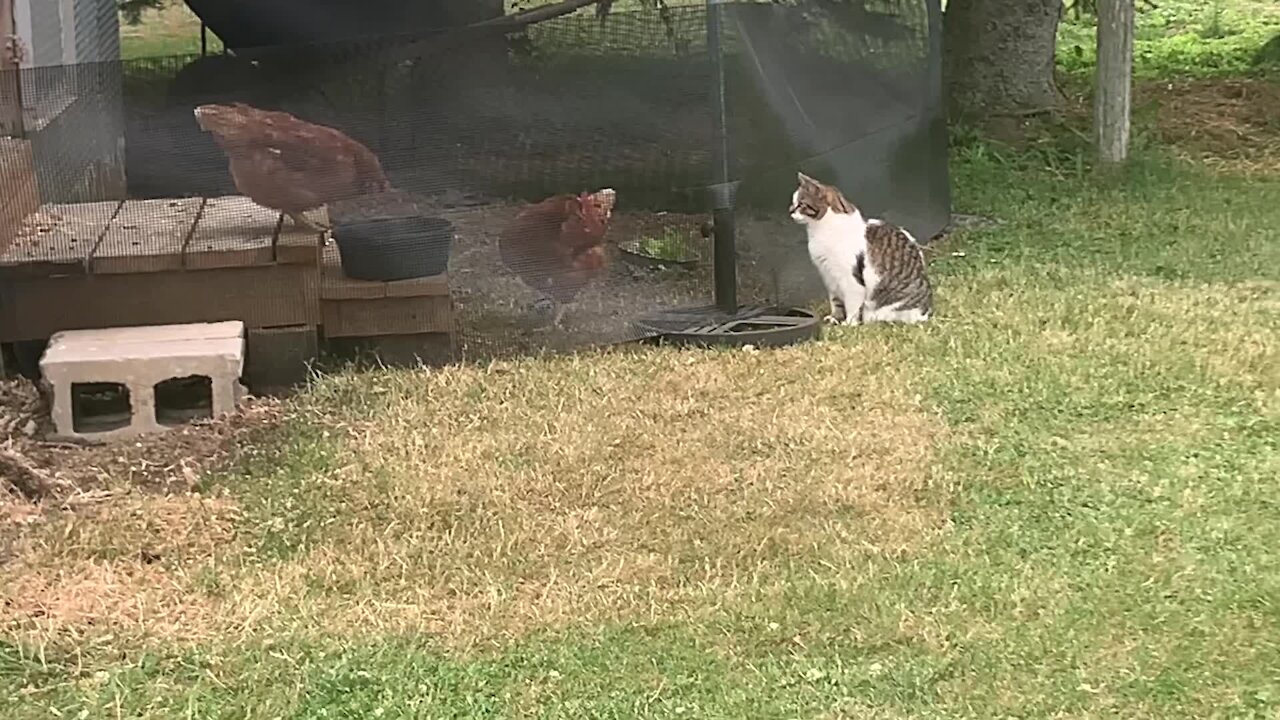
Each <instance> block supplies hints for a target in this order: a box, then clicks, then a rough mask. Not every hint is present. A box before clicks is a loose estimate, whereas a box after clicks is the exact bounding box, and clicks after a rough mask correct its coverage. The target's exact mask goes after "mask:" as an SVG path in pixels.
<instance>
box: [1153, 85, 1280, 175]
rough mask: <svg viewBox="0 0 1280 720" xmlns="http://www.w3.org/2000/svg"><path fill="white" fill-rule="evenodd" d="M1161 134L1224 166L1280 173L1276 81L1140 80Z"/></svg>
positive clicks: (1279, 112)
mask: <svg viewBox="0 0 1280 720" xmlns="http://www.w3.org/2000/svg"><path fill="white" fill-rule="evenodd" d="M1137 101H1138V104H1139V105H1142V104H1146V103H1149V104H1151V105H1153V106H1154V107H1155V111H1156V126H1157V129H1158V132H1159V136H1160V140H1161V142H1163V143H1166V144H1169V145H1172V146H1174V147H1175V148H1178V149H1179V150H1181V151H1183V152H1185V153H1187V154H1188V155H1189V156H1191V157H1194V158H1195V159H1197V160H1201V161H1203V162H1207V163H1209V164H1211V165H1216V166H1218V167H1221V168H1223V169H1236V170H1244V171H1249V172H1260V173H1267V174H1275V173H1280V83H1277V82H1275V81H1267V80H1261V79H1259V80H1248V79H1244V80H1212V81H1211V80H1194V81H1179V82H1160V83H1150V84H1145V85H1142V86H1140V87H1139V88H1138V90H1137Z"/></svg>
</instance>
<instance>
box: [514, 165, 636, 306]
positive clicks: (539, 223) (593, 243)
mask: <svg viewBox="0 0 1280 720" xmlns="http://www.w3.org/2000/svg"><path fill="white" fill-rule="evenodd" d="M616 200H617V193H615V192H614V191H613V190H612V189H609V188H605V189H604V190H600V191H598V192H595V193H582V194H580V195H555V196H552V197H549V198H547V199H546V200H543V201H542V202H539V203H536V204H533V205H530V206H528V207H526V208H524V209H523V210H521V211H520V213H519V214H518V215H516V217H515V219H513V220H512V221H511V224H510V225H508V226H507V228H506V229H505V230H504V231H503V233H502V235H501V236H499V238H498V250H499V252H500V253H501V255H502V263H503V264H504V265H506V266H507V269H509V270H510V271H511V272H513V273H515V274H516V275H517V276H519V277H520V279H521V280H522V281H524V283H525V284H526V285H528V286H529V287H531V288H533V289H534V290H537V291H539V292H541V293H542V294H543V295H545V296H546V297H547V298H548V299H549V300H551V302H552V303H553V304H554V305H555V308H556V309H555V319H554V320H553V321H552V324H553V326H554V327H560V323H561V321H562V320H563V318H564V312H565V305H567V304H568V303H571V302H573V301H574V299H576V298H577V296H578V293H579V292H581V291H582V289H583V288H585V287H586V286H587V284H588V283H590V282H591V280H592V279H593V278H595V277H596V276H598V275H600V274H601V273H602V272H603V271H604V269H605V266H606V264H607V256H606V254H605V248H604V239H605V235H606V234H607V233H608V230H609V221H610V219H611V218H612V217H613V207H614V204H615V202H616Z"/></svg>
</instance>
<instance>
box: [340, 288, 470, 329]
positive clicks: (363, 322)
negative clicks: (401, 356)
mask: <svg viewBox="0 0 1280 720" xmlns="http://www.w3.org/2000/svg"><path fill="white" fill-rule="evenodd" d="M320 307H321V315H322V319H321V323H322V325H323V327H324V335H325V337H329V338H341V337H376V336H380V335H416V334H419V333H452V332H453V302H452V300H451V299H450V298H449V296H447V295H444V296H440V295H434V296H433V295H426V296H419V297H384V298H375V299H369V300H321V301H320Z"/></svg>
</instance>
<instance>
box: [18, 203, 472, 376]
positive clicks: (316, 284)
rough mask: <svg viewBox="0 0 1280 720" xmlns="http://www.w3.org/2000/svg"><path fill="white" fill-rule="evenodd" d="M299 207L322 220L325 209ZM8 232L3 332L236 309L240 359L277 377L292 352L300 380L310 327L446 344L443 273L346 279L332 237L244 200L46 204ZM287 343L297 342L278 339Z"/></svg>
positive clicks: (30, 336)
mask: <svg viewBox="0 0 1280 720" xmlns="http://www.w3.org/2000/svg"><path fill="white" fill-rule="evenodd" d="M309 216H310V217H311V218H312V219H313V220H317V221H319V222H322V223H323V222H327V217H325V215H324V213H323V212H317V213H310V214H309ZM5 240H6V238H4V237H0V342H4V343H12V342H17V341H27V340H40V339H44V338H48V337H49V336H51V335H52V334H53V333H55V332H58V331H61V330H81V329H94V328H109V327H121V326H130V325H160V324H175V323H191V322H216V321H221V320H240V321H242V322H244V324H245V327H246V328H247V330H248V338H249V341H250V365H254V364H255V363H257V364H259V365H262V366H263V368H265V369H267V370H271V373H268V374H273V375H278V374H279V373H277V372H276V371H277V370H279V369H280V368H279V367H276V366H281V367H282V366H283V365H284V364H290V363H291V364H292V365H296V366H298V367H300V368H302V374H303V376H304V377H305V364H302V365H299V362H294V360H295V359H296V358H295V357H294V356H295V355H297V356H298V357H302V356H307V355H310V356H314V354H315V349H314V348H315V344H316V338H317V337H318V336H320V335H323V336H324V337H326V338H340V339H342V340H344V341H346V340H352V341H356V340H360V341H365V340H378V341H381V340H383V339H386V340H387V341H388V342H390V341H407V342H408V345H409V346H411V347H412V348H413V349H414V351H415V352H416V351H417V350H418V349H420V348H421V347H422V346H423V344H424V343H425V344H427V345H433V346H436V347H439V348H444V350H445V353H444V354H448V353H452V343H453V335H454V328H453V322H454V319H453V304H452V300H451V298H450V295H449V282H448V278H447V277H446V276H445V275H443V274H442V275H439V276H436V277H430V278H419V279H413V280H402V281H398V282H367V281H362V280H353V279H351V278H348V277H346V276H345V275H344V274H343V272H342V264H341V259H340V257H339V255H338V251H337V247H336V246H334V245H333V244H332V242H330V243H329V244H328V245H326V244H325V242H324V239H323V237H322V236H321V235H320V234H319V233H317V232H314V231H311V230H307V229H304V228H300V227H298V226H297V225H295V224H294V223H293V221H292V220H289V219H288V218H284V217H282V216H281V215H280V213H277V212H274V211H271V210H267V209H264V208H262V207H260V206H258V205H257V204H255V203H253V202H252V201H250V200H249V199H248V198H245V197H239V196H228V197H218V198H209V199H204V198H173V199H164V200H129V201H124V202H120V201H110V202H96V203H80V204H71V205H44V206H42V207H40V208H39V209H38V210H36V211H35V212H31V213H30V214H28V215H27V216H26V217H25V219H23V220H22V222H21V223H20V225H19V226H18V228H17V232H16V233H13V234H12V235H11V236H10V237H9V238H8V240H9V242H7V243H6V242H5ZM290 343H292V344H294V345H297V347H296V348H294V349H293V350H287V349H286V348H285V346H287V345H289V344H290ZM255 346H256V347H257V348H258V350H256V351H255V349H254V348H255ZM273 354H274V355H277V356H279V357H276V358H274V359H273V358H272V357H268V356H269V355H273ZM437 354H440V353H437ZM254 358H257V360H254ZM277 361H278V362H277ZM249 369H250V370H254V368H253V367H250V368H249ZM251 374H255V373H251ZM286 374H287V373H286Z"/></svg>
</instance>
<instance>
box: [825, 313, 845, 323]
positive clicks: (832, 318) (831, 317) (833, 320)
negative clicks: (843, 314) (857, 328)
mask: <svg viewBox="0 0 1280 720" xmlns="http://www.w3.org/2000/svg"><path fill="white" fill-rule="evenodd" d="M822 322H824V323H826V324H828V325H839V324H840V323H841V322H843V321H842V320H841V319H840V318H838V317H836V316H835V315H828V316H826V317H824V318H822Z"/></svg>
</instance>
